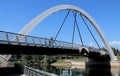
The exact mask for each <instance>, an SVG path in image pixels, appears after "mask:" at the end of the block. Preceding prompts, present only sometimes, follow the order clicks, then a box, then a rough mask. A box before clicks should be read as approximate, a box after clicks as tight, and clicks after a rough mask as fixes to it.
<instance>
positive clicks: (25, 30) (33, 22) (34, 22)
mask: <svg viewBox="0 0 120 76" xmlns="http://www.w3.org/2000/svg"><path fill="white" fill-rule="evenodd" d="M66 9H71V10H75V11H77V12H79V13H81V14H82V15H83V16H85V17H86V18H87V19H88V20H89V21H90V22H91V24H92V25H93V26H94V28H95V29H96V31H97V32H98V34H99V35H100V37H101V39H102V41H103V43H104V44H105V46H106V49H107V52H108V54H109V55H110V58H111V60H112V61H114V60H116V59H117V58H116V57H115V55H114V53H113V50H112V49H111V47H110V45H109V43H108V41H107V40H106V38H105V36H104V34H103V32H102V30H101V28H100V27H99V25H98V24H97V23H96V21H95V20H94V19H93V18H92V17H91V16H90V15H89V14H88V13H87V12H85V11H84V10H82V9H81V8H79V7H76V6H73V5H59V6H55V7H52V8H50V9H48V10H46V11H44V12H43V13H41V14H39V15H38V16H36V17H35V18H34V19H33V20H31V21H30V22H29V23H28V24H27V25H26V26H25V27H24V28H23V29H22V30H20V32H19V34H24V35H27V34H28V33H29V32H30V31H31V30H32V29H33V28H34V27H36V26H37V24H38V23H40V22H41V21H42V20H44V19H45V18H46V17H47V16H49V15H51V14H52V13H54V12H57V11H60V10H66Z"/></svg>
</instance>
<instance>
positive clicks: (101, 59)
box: [86, 52, 111, 69]
mask: <svg viewBox="0 0 120 76" xmlns="http://www.w3.org/2000/svg"><path fill="white" fill-rule="evenodd" d="M86 68H99V69H102V68H108V69H110V68H111V64H110V56H109V55H107V54H105V55H100V53H98V52H90V54H89V56H88V61H87V62H86Z"/></svg>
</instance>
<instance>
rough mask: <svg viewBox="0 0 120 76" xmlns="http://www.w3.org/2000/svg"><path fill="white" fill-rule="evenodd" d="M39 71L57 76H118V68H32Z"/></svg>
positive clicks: (119, 72)
mask: <svg viewBox="0 0 120 76" xmlns="http://www.w3.org/2000/svg"><path fill="white" fill-rule="evenodd" d="M34 68H37V69H38V68H39V69H40V70H43V71H47V72H49V73H54V74H56V75H58V76H120V69H119V68H112V69H110V68H101V69H99V68H86V69H85V68H73V69H72V68H64V67H53V66H42V67H41V66H39V67H38V66H34Z"/></svg>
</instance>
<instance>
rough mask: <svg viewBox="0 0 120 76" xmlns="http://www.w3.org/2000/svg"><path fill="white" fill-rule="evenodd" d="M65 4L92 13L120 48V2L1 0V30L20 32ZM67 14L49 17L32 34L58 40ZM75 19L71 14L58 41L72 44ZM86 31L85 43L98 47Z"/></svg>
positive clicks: (110, 38)
mask: <svg viewBox="0 0 120 76" xmlns="http://www.w3.org/2000/svg"><path fill="white" fill-rule="evenodd" d="M62 4H70V5H74V6H77V7H79V8H81V9H83V10H85V11H86V12H87V13H89V14H90V15H91V16H92V17H93V18H94V20H95V21H96V22H97V23H98V24H99V26H100V27H101V29H102V31H103V33H104V34H105V36H106V38H107V40H108V42H109V43H110V45H111V46H112V47H116V48H119V49H120V35H119V32H120V30H119V29H120V21H119V20H120V0H0V30H2V31H8V32H15V33H18V32H19V31H20V30H21V29H22V28H23V27H24V26H25V25H26V24H27V23H29V22H30V21H31V20H32V19H33V18H35V17H36V16H37V15H39V14H40V13H42V12H44V11H45V10H47V9H49V8H51V7H54V6H57V5H62ZM66 13H67V10H64V11H59V12H56V13H55V14H52V15H50V16H49V17H47V18H46V19H45V20H43V21H42V22H41V23H39V24H38V25H37V27H35V28H34V29H33V30H32V31H31V32H30V33H29V35H32V36H37V37H43V38H50V37H51V36H53V37H55V36H56V33H57V30H58V29H59V27H60V25H61V23H62V21H63V19H64V17H65V15H66ZM72 20H73V19H72V13H70V16H69V18H68V19H67V21H66V23H65V24H66V25H64V28H63V29H62V32H60V35H59V36H58V38H57V39H58V40H63V41H69V42H70V41H71V39H72V30H73V29H72V27H73V22H72ZM78 23H80V21H79V22H78ZM81 24H82V23H81ZM68 25H71V26H68ZM90 27H91V26H90ZM84 28H85V27H84V26H81V27H80V29H81V33H82V34H83V39H84V40H83V41H84V42H85V44H86V45H90V46H95V45H94V44H95V42H94V41H93V39H92V38H91V37H89V36H90V35H88V33H87V31H86V30H87V29H84ZM91 29H93V27H91ZM75 33H76V37H75V42H77V43H79V41H80V40H79V37H78V34H77V31H76V32H75ZM93 33H95V37H96V39H97V40H98V42H99V44H100V45H101V46H102V45H103V43H102V41H101V40H100V38H99V37H98V35H97V34H96V32H95V31H94V29H93Z"/></svg>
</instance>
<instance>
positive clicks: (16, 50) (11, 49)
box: [0, 44, 80, 55]
mask: <svg viewBox="0 0 120 76" xmlns="http://www.w3.org/2000/svg"><path fill="white" fill-rule="evenodd" d="M0 54H1V55H4V54H5V55H6V54H8V55H9V54H12V55H14V54H16V55H19V54H25V55H33V54H34V55H79V54H80V52H79V50H76V49H66V48H65V49H63V48H53V47H38V46H24V45H23V46H22V45H10V44H0Z"/></svg>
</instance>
